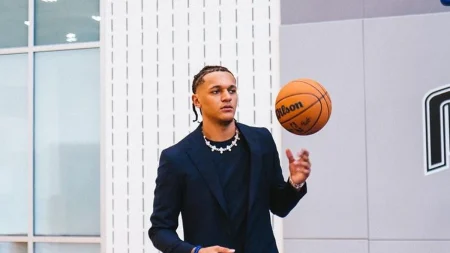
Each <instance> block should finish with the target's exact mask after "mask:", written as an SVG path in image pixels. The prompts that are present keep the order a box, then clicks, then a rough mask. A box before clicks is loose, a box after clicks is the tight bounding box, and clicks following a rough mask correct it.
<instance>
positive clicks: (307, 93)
mask: <svg viewBox="0 0 450 253" xmlns="http://www.w3.org/2000/svg"><path fill="white" fill-rule="evenodd" d="M303 94H306V95H313V96H314V97H316V98H319V97H317V96H316V94H314V93H309V92H301V93H295V94H291V95H289V96H286V97H284V98H282V99H280V100H278V101H276V102H275V104H278V103H280V102H281V101H283V100H285V99H288V98H290V97H293V96H297V95H303ZM320 95H323V94H322V93H320Z"/></svg>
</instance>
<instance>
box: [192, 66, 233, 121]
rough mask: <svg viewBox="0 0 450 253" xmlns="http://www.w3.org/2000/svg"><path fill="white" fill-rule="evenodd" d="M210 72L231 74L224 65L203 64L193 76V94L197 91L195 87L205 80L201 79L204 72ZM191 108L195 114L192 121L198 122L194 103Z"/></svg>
mask: <svg viewBox="0 0 450 253" xmlns="http://www.w3.org/2000/svg"><path fill="white" fill-rule="evenodd" d="M212 72H228V73H230V74H231V75H233V73H231V71H230V70H228V69H227V68H226V67H223V66H218V65H207V66H204V67H203V68H202V69H201V70H200V71H199V72H198V73H197V74H196V75H195V76H194V80H193V81H192V92H193V93H194V94H195V93H196V92H197V87H198V86H199V85H200V84H202V83H203V82H204V81H205V80H203V77H204V76H205V75H206V74H209V73H212ZM233 76H234V75H233ZM192 110H193V111H194V114H195V119H194V120H193V122H196V121H197V122H198V114H197V110H196V109H195V105H194V103H192ZM200 113H202V110H201V109H200Z"/></svg>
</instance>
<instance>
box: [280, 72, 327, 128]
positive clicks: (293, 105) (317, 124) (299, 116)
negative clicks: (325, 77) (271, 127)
mask: <svg viewBox="0 0 450 253" xmlns="http://www.w3.org/2000/svg"><path fill="white" fill-rule="evenodd" d="M331 108H332V105H331V99H330V95H329V94H328V92H327V90H326V89H325V88H324V87H323V86H322V85H321V84H320V83H318V82H317V81H315V80H312V79H307V78H301V79H295V80H292V81H290V82H288V83H287V84H286V85H284V86H283V87H282V88H281V89H280V91H279V92H278V95H277V98H276V101H275V112H276V116H277V119H278V122H279V123H280V124H281V126H282V127H283V128H284V129H286V130H287V131H289V132H291V133H293V134H295V135H311V134H314V133H317V132H318V131H320V130H321V129H322V128H323V127H324V126H325V125H326V124H327V122H328V120H329V119H330V116H331Z"/></svg>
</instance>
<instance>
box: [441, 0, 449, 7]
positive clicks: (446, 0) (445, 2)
mask: <svg viewBox="0 0 450 253" xmlns="http://www.w3.org/2000/svg"><path fill="white" fill-rule="evenodd" d="M441 3H442V5H445V6H450V0H441Z"/></svg>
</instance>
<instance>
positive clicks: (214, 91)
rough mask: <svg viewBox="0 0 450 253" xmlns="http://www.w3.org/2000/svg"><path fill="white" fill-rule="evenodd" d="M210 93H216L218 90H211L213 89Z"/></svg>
mask: <svg viewBox="0 0 450 253" xmlns="http://www.w3.org/2000/svg"><path fill="white" fill-rule="evenodd" d="M211 93H212V94H217V93H219V91H218V90H213V91H211Z"/></svg>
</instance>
